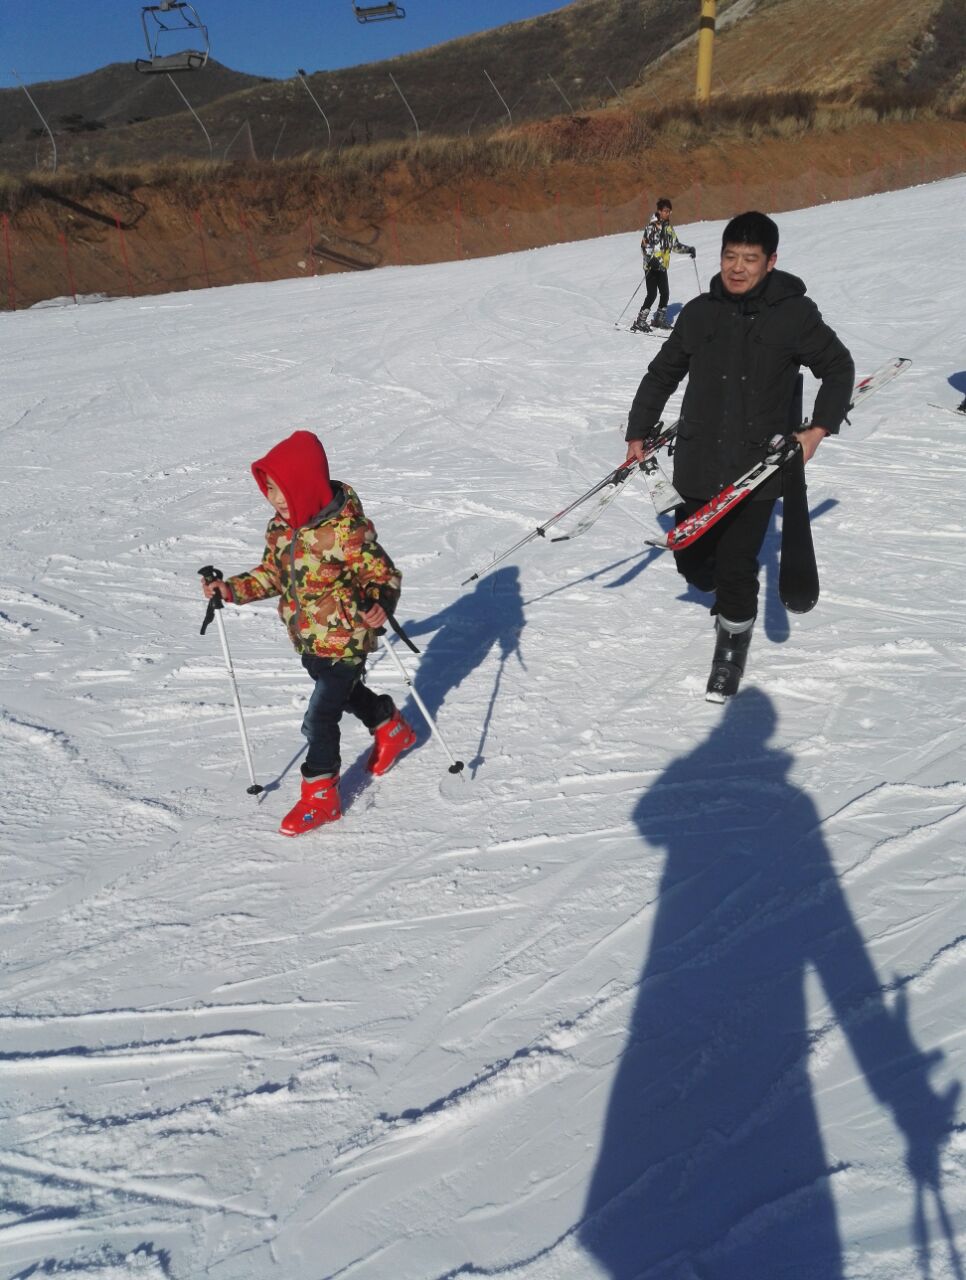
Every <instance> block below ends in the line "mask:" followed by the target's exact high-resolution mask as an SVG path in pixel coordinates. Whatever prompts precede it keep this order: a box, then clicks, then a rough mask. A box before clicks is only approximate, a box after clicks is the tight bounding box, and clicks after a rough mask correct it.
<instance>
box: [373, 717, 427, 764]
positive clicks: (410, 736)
mask: <svg viewBox="0 0 966 1280" xmlns="http://www.w3.org/2000/svg"><path fill="white" fill-rule="evenodd" d="M372 736H373V737H374V738H375V740H376V742H375V746H374V747H373V748H372V754H371V755H370V756H369V759H368V760H367V761H366V768H367V769H368V770H369V772H370V773H375V774H381V773H385V772H386V770H387V769H389V768H390V767H391V766H392V764H393V763H394V761H395V759H396V757H397V756H401V755H402V753H403V752H404V751H408V750H409V748H410V747H411V746H413V744H414V743H415V741H416V735H415V733H413V731H412V729H411V728H410V726H409V725H408V724H407V723H406V721H405V720H404V719H403V718H402V716H401V715H400V714H399V712H398V711H394V712H393V713H392V719H391V720H387V721H386V723H385V724H381V725H379V727H378V728H377V729H373V731H372Z"/></svg>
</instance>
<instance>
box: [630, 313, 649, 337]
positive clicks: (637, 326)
mask: <svg viewBox="0 0 966 1280" xmlns="http://www.w3.org/2000/svg"><path fill="white" fill-rule="evenodd" d="M650 309H651V308H650V307H641V309H640V311H639V312H638V313H637V319H636V320H635V321H634V323H633V324H632V325H631V333H650V332H651V326H650V325H649V324H648V323H647V315H648V312H649V311H650Z"/></svg>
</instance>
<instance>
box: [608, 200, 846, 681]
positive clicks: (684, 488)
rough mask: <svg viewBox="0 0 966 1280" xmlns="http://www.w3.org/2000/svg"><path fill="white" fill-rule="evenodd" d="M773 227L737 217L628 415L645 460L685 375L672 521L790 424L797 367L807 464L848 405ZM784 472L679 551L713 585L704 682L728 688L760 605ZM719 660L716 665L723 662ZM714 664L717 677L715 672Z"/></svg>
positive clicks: (753, 215) (824, 332)
mask: <svg viewBox="0 0 966 1280" xmlns="http://www.w3.org/2000/svg"><path fill="white" fill-rule="evenodd" d="M777 257H778V227H777V226H776V225H775V223H774V222H773V221H772V219H771V218H769V217H767V216H766V215H765V214H763V213H757V212H749V213H742V214H739V215H738V217H736V218H733V219H732V220H731V221H730V222H729V223H728V225H727V226H726V227H725V229H724V234H723V236H722V242H721V271H720V273H719V274H717V275H715V276H714V278H713V279H712V281H711V287H710V289H709V292H708V293H705V294H701V295H700V297H698V298H694V299H692V301H691V302H689V303H687V305H686V306H685V307H684V309H683V310H682V312H681V315H680V317H679V318H678V321H677V324H676V325H675V326H674V329H673V330H672V332H671V335H670V337H669V338H668V340H667V342H665V343H664V345H663V346H662V348H661V350H660V351H659V352H658V354H657V355H656V356H655V358H654V359H653V360H652V361H651V363H650V365H649V366H648V370H647V373H646V374H645V375H644V378H643V380H642V381H641V384H640V387H639V388H638V390H637V394H636V396H635V397H634V403H633V405H632V406H631V411H630V414H629V415H628V425H627V433H626V439H627V442H628V449H627V456H628V458H631V457H634V458H640V457H642V456H643V449H644V441H645V440H646V439H647V438H648V436H649V435H651V434H653V433H654V428H655V425H656V423H657V422H658V420H659V418H660V416H661V412H662V410H663V408H664V405H665V404H666V402H667V400H668V397H669V396H670V395H671V393H672V392H673V391H674V390H675V388H676V387H677V386H678V384H679V383H680V382H681V381H682V379H683V378H684V377H685V375H687V376H688V387H687V390H686V392H685V394H684V401H683V403H682V406H681V425H680V428H679V430H678V436H677V442H676V447H675V454H674V486H675V488H676V489H677V490H678V492H679V493H680V494H681V496H682V498H683V499H684V501H683V503H682V505H681V506H679V507H678V508H677V510H676V516H677V521H678V523H680V522H681V521H682V520H683V519H685V518H686V517H687V516H689V515H690V514H691V513H692V512H694V511H696V510H697V509H698V508H699V507H701V506H703V505H704V503H705V502H707V501H708V499H709V498H711V497H713V496H714V495H715V494H716V493H718V492H719V491H720V490H721V489H723V488H724V487H725V485H727V484H730V483H731V482H732V481H733V480H735V479H737V478H738V476H740V475H742V474H743V473H744V472H745V471H747V470H748V469H749V468H750V467H752V466H753V465H754V464H755V463H756V462H758V461H759V460H760V458H761V457H762V455H763V453H764V445H765V443H766V442H767V441H768V440H769V439H770V437H772V436H773V435H775V434H778V433H784V432H787V431H788V429H789V414H790V410H791V405H792V401H793V397H794V394H795V387H796V381H797V377H798V372H799V369H800V367H801V366H802V365H805V366H807V367H808V368H809V369H810V370H811V371H812V373H813V374H814V375H815V377H816V378H818V379H820V380H821V383H822V385H821V387H820V389H819V392H818V395H817V397H816V400H815V407H814V411H813V413H812V418H811V422H812V424H813V425H811V426H809V427H808V428H803V429H802V430H800V431H797V432H796V433H795V434H796V436H797V438H798V440H799V442H800V443H801V446H802V453H803V457H804V459H805V461H806V462H807V461H808V460H809V459H810V458H811V457H812V455H813V454H814V452H815V450H816V449H817V448H818V445H819V443H820V441H822V440H823V439H824V438H825V436H826V435H830V434H834V433H835V432H837V431H838V429H839V424H840V423H841V422H842V419H843V418H844V417H845V415H846V413H847V412H848V409H849V406H850V402H851V399H852V388H853V382H854V377H855V366H854V365H853V363H852V357H851V356H850V354H849V352H848V351H847V349H846V348H845V346H844V345H843V344H842V342H841V341H840V340H839V338H838V337H837V336H836V334H835V333H834V332H833V330H832V329H830V328H829V326H828V325H827V324H825V322H824V321H823V320H822V316H821V313H820V312H819V310H818V308H817V307H816V306H815V304H814V302H812V301H811V300H810V299H809V298H806V297H805V285H804V283H803V282H802V281H801V280H799V279H798V277H797V276H793V275H790V274H789V273H787V272H785V271H776V270H775V263H776V261H777ZM780 492H781V473H780V472H779V473H777V474H776V476H775V477H774V478H773V479H772V480H769V481H767V482H766V483H765V484H763V485H761V486H760V487H759V488H758V489H756V490H755V491H754V493H753V495H752V497H751V498H749V499H746V500H745V501H744V502H742V503H740V504H739V505H738V506H736V507H735V508H734V510H733V511H731V512H730V513H729V514H728V515H726V516H725V517H724V518H723V519H721V520H720V521H719V522H718V523H717V524H716V525H714V526H713V527H712V528H711V529H710V530H709V531H708V532H707V533H705V534H704V535H703V536H702V537H701V538H699V539H698V540H697V541H696V542H695V543H693V544H692V545H691V546H690V547H687V548H685V549H684V550H682V551H680V552H676V553H675V560H676V562H677V567H678V571H679V572H680V573H681V574H682V575H683V576H684V577H685V578H686V579H687V581H688V582H690V583H692V584H693V585H694V586H695V587H697V588H698V589H699V590H702V591H714V592H716V596H717V599H716V603H715V606H714V609H713V612H715V613H717V620H716V631H717V644H716V646H715V654H714V662H713V665H712V676H711V679H710V680H709V682H708V692H709V694H711V693H713V692H715V691H714V690H713V689H712V683H713V682H714V681H715V680H716V679H718V680H719V681H720V679H721V678H722V676H724V677H726V681H725V683H726V686H727V687H725V688H723V689H719V690H718V692H719V693H723V694H724V695H727V694H731V693H734V692H736V690H737V687H738V681H739V680H740V677H741V673H742V672H743V671H744V664H745V657H746V655H747V651H748V645H749V643H750V641H751V629H752V626H753V624H754V621H755V616H756V613H757V603H758V567H759V566H758V553H759V551H760V549H761V544H762V542H763V540H764V537H765V533H766V531H767V529H768V522H769V520H770V518H771V512H772V508H773V506H774V504H775V499H776V498H777V497H778V495H779V493H780ZM719 668H724V670H719ZM716 671H717V677H716Z"/></svg>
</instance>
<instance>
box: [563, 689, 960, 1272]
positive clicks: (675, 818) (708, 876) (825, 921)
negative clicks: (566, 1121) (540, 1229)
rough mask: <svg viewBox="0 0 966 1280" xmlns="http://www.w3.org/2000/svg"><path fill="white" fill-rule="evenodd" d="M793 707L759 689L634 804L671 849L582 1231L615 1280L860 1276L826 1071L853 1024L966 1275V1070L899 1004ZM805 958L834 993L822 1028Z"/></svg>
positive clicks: (920, 1221)
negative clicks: (847, 1255)
mask: <svg viewBox="0 0 966 1280" xmlns="http://www.w3.org/2000/svg"><path fill="white" fill-rule="evenodd" d="M775 723H776V720H775V712H774V709H773V707H772V704H771V702H770V701H769V699H768V698H767V697H766V696H765V695H764V694H763V693H761V692H759V691H758V690H755V689H747V690H745V691H744V692H742V693H741V694H740V695H739V696H738V698H736V699H735V700H734V702H733V703H731V704H730V705H729V707H728V709H727V710H726V712H725V715H724V718H723V720H722V721H721V723H720V725H719V727H718V728H716V729H715V730H714V731H713V732H712V733H711V735H710V737H709V738H708V739H707V741H706V742H704V743H703V744H702V745H701V746H699V747H698V748H696V749H695V750H694V751H692V752H691V753H690V754H689V755H687V756H684V757H682V758H681V759H679V760H676V761H675V762H674V763H673V764H672V765H670V767H669V768H668V769H667V770H666V771H665V772H664V773H663V774H662V775H661V777H660V778H659V779H658V781H657V782H656V783H655V784H654V785H653V786H652V787H651V788H650V790H648V792H647V793H646V794H645V795H643V796H642V797H641V799H640V801H639V803H638V805H637V808H636V810H635V814H634V817H635V821H636V824H637V826H638V829H639V830H640V833H641V836H642V837H643V838H644V839H645V840H646V841H647V844H648V846H650V847H651V848H654V847H656V846H660V845H663V846H664V847H665V849H666V851H667V862H666V865H665V868H664V874H663V879H662V881H661V886H660V893H659V898H658V902H657V908H656V915H655V917H654V927H653V932H652V934H651V939H650V944H649V954H648V956H647V959H646V962H645V965H644V970H643V973H642V974H641V980H640V985H639V992H638V997H637V1004H636V1007H635V1009H634V1012H633V1015H632V1018H631V1023H630V1026H629V1028H628V1036H627V1042H626V1045H625V1047H624V1050H623V1053H622V1055H621V1058H620V1065H619V1067H618V1070H617V1074H616V1077H615V1080H614V1085H613V1090H612V1093H611V1097H610V1102H609V1106H608V1111H607V1117H606V1122H605V1127H604V1132H603V1137H602V1141H601V1146H600V1152H599V1155H598V1159H597V1163H596V1167H595V1169H594V1173H593V1177H592V1181H591V1185H590V1189H589V1192H588V1196H587V1201H586V1206H585V1214H584V1219H583V1222H582V1225H581V1228H580V1240H581V1243H582V1245H583V1247H584V1248H585V1249H586V1250H587V1251H588V1252H589V1253H590V1254H592V1255H593V1256H594V1257H595V1258H596V1259H597V1260H598V1262H599V1263H600V1265H601V1267H602V1268H603V1269H604V1274H606V1275H608V1276H610V1277H613V1280H632V1278H633V1280H694V1278H696V1277H698V1276H700V1277H701V1280H766V1278H767V1280H786V1278H787V1280H792V1277H794V1280H843V1277H844V1270H843V1265H844V1264H843V1259H842V1249H841V1242H840V1239H839V1231H838V1226H837V1221H836V1212H835V1200H834V1194H835V1179H836V1176H837V1175H838V1174H839V1173H840V1172H842V1168H841V1166H834V1165H832V1164H831V1162H830V1160H829V1157H828V1156H827V1154H826V1151H825V1147H824V1144H823V1141H822V1134H821V1131H820V1128H819V1123H818V1117H817V1115H816V1109H815V1104H814V1102H813V1099H812V1085H811V1080H810V1076H809V1066H810V1059H815V1058H818V1059H819V1060H820V1059H821V1057H822V1054H823V1052H824V1051H825V1050H826V1048H828V1049H829V1050H830V1049H831V1048H832V1045H833V1043H834V1039H833V1037H834V1036H835V1034H836V1032H837V1031H841V1033H843V1034H844V1035H845V1037H846V1039H847V1040H848V1043H849V1046H850V1048H851V1051H852V1055H853V1057H854V1059H855V1062H856V1063H857V1064H858V1067H859V1068H860V1070H861V1071H862V1073H863V1075H864V1077H865V1081H866V1084H867V1087H868V1088H869V1090H870V1091H871V1093H872V1094H873V1095H874V1096H875V1097H876V1098H877V1099H878V1101H879V1104H880V1105H881V1106H884V1107H887V1108H888V1109H889V1111H890V1113H891V1116H892V1119H893V1122H894V1123H895V1124H896V1125H897V1127H898V1128H899V1130H900V1131H901V1133H902V1135H903V1137H904V1139H905V1142H906V1149H907V1166H908V1169H909V1172H910V1176H911V1179H912V1185H913V1187H914V1188H915V1189H916V1190H917V1192H918V1193H919V1194H918V1196H917V1205H918V1210H917V1214H916V1218H915V1229H916V1237H917V1238H916V1243H917V1245H918V1248H919V1259H920V1270H921V1273H922V1275H923V1276H924V1277H928V1276H929V1275H930V1274H931V1272H930V1269H929V1267H930V1263H929V1250H930V1241H929V1233H928V1229H927V1228H926V1226H925V1215H924V1214H922V1213H921V1212H920V1211H921V1209H922V1207H923V1205H924V1203H925V1202H926V1201H927V1200H928V1202H929V1207H930V1208H932V1203H933V1202H932V1197H931V1196H928V1197H927V1196H926V1194H925V1193H926V1191H927V1190H930V1189H931V1191H932V1192H933V1193H934V1196H935V1206H936V1208H937V1210H938V1214H937V1213H932V1214H931V1215H930V1216H931V1218H932V1220H933V1221H935V1220H936V1219H937V1216H938V1220H939V1221H940V1223H941V1224H942V1226H943V1228H945V1229H946V1236H947V1238H946V1245H945V1248H946V1250H947V1251H948V1254H949V1256H950V1258H951V1260H952V1261H953V1264H954V1267H955V1270H954V1272H952V1273H951V1274H955V1275H956V1276H960V1275H961V1274H962V1272H961V1270H960V1269H959V1264H958V1258H957V1256H956V1253H955V1244H954V1243H953V1240H952V1236H951V1231H950V1229H949V1227H948V1219H946V1218H945V1216H944V1214H945V1210H944V1206H943V1201H942V1199H941V1192H940V1184H939V1154H940V1148H941V1146H942V1143H943V1140H944V1137H945V1135H947V1134H948V1133H949V1131H950V1128H951V1125H952V1123H953V1114H954V1110H955V1106H956V1099H957V1096H958V1092H959V1086H958V1085H953V1086H951V1087H950V1089H949V1091H948V1092H947V1093H946V1094H945V1096H940V1095H939V1094H937V1093H936V1092H935V1090H934V1089H933V1088H932V1086H931V1084H930V1080H929V1074H930V1070H931V1069H932V1068H933V1067H934V1065H935V1063H936V1062H937V1060H938V1059H939V1057H940V1056H941V1055H939V1054H938V1053H937V1054H927V1053H924V1052H922V1051H921V1050H920V1049H918V1048H917V1047H916V1045H915V1043H914V1041H913V1039H912V1035H911V1032H910V1029H909V1023H908V1016H907V1007H906V1001H905V998H904V993H903V990H902V986H903V984H902V983H900V982H898V981H896V982H895V983H894V984H893V986H894V988H895V990H896V994H895V996H894V997H893V998H892V999H891V1000H890V1001H887V1000H886V998H885V996H884V993H883V985H882V983H881V981H880V979H879V977H878V976H877V974H876V972H875V969H874V968H873V965H872V963H871V961H870V959H869V956H868V953H867V951H866V948H865V944H864V942H863V939H862V936H861V934H860V932H859V930H858V928H857V927H856V923H855V921H854V919H853V918H852V914H851V912H850V910H849V904H848V902H847V900H846V897H845V895H844V893H843V891H842V887H841V885H840V883H839V880H838V876H837V874H836V871H835V868H834V866H833V865H832V862H831V860H830V858H829V853H828V850H827V849H826V847H825V844H824V841H823V839H822V828H821V824H820V821H819V817H818V814H817V813H816V810H815V808H814V806H813V804H812V802H811V800H810V799H809V797H808V796H807V795H806V794H805V792H803V791H801V790H800V789H799V788H798V787H796V786H795V785H794V784H793V783H792V782H791V781H790V780H789V777H788V774H789V769H790V767H791V765H792V763H793V760H792V757H791V756H790V755H788V754H787V753H786V752H784V751H781V750H778V749H775V748H773V747H769V746H768V740H769V738H770V737H771V735H772V733H773V731H774V728H775ZM807 975H814V977H815V978H816V979H817V981H818V982H819V983H820V984H821V988H822V991H823V993H824V997H825V1000H826V1002H827V1010H828V1011H827V1014H825V1015H824V1016H823V1017H822V1019H821V1020H820V1021H816V1019H815V1017H814V1015H813V1019H812V1023H811V1025H810V1022H809V1019H808V1016H807V1009H806V992H805V986H806V977H807Z"/></svg>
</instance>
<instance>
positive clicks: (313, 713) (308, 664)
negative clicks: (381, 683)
mask: <svg viewBox="0 0 966 1280" xmlns="http://www.w3.org/2000/svg"><path fill="white" fill-rule="evenodd" d="M302 666H303V667H304V668H305V670H306V671H307V672H308V673H309V675H310V676H311V677H312V679H313V680H314V681H315V688H314V689H313V690H312V697H311V698H310V699H309V705H308V709H307V710H306V712H305V719H304V720H303V721H302V732H303V734H304V735H305V737H306V738H307V739H308V742H309V749H308V752H307V754H306V757H305V763H304V764H303V765H302V772H303V774H305V776H306V777H312V778H315V777H318V776H319V775H321V774H330V775H331V774H337V773H338V772H339V768H340V766H341V763H342V760H341V757H340V755H339V739H340V734H339V721H340V720H341V719H342V713H343V711H351V712H352V714H353V715H354V716H357V717H358V718H359V719H360V720H361V721H362V723H363V724H364V725H365V726H366V728H367V729H369V730H372V729H375V728H376V726H377V725H380V724H384V723H385V722H386V721H387V720H391V719H392V715H393V712H394V711H395V709H396V708H395V706H394V705H393V700H392V698H390V697H389V695H388V694H387V693H373V692H372V690H371V689H370V688H368V687H367V686H366V685H365V684H364V683H363V678H364V675H365V670H366V662H365V659H364V658H363V660H362V661H361V662H337V661H336V660H335V659H334V658H315V657H312V655H311V654H303V655H302Z"/></svg>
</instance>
